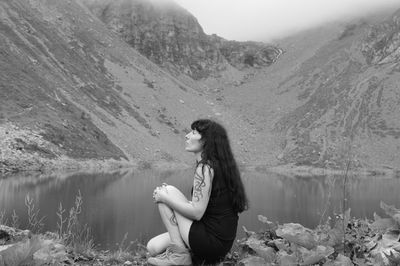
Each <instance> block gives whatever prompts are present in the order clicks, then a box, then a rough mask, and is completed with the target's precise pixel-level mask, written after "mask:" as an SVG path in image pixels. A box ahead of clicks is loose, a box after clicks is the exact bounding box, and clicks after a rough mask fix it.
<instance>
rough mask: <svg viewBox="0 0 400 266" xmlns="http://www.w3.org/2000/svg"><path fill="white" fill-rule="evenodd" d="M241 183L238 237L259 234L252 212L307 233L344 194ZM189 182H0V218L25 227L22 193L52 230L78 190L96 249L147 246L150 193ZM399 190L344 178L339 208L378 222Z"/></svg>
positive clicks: (260, 177)
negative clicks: (245, 205)
mask: <svg viewBox="0 0 400 266" xmlns="http://www.w3.org/2000/svg"><path fill="white" fill-rule="evenodd" d="M242 177H243V181H244V183H245V186H246V191H247V195H248V198H249V201H250V209H249V210H248V211H246V212H245V213H243V214H241V215H240V220H239V223H240V226H239V228H238V237H242V236H243V234H244V233H243V230H242V225H245V226H246V228H247V229H248V230H252V231H257V230H259V229H260V228H262V226H263V225H262V224H261V223H260V222H259V221H258V219H257V215H258V214H262V215H264V216H266V217H267V218H268V219H269V220H271V221H278V222H279V223H281V224H282V223H286V222H296V223H301V224H303V225H304V226H307V227H309V228H314V227H315V226H316V225H318V224H319V223H320V222H321V221H324V220H326V218H327V217H328V216H329V215H333V214H334V213H339V212H341V210H342V202H343V200H342V199H343V193H344V191H343V179H341V177H340V176H314V177H299V176H282V175H278V174H274V173H269V172H266V171H243V172H242ZM192 178H193V169H185V170H173V171H156V170H141V171H133V170H132V171H125V172H115V173H103V174H87V173H75V174H70V175H58V176H52V175H47V176H43V175H32V174H31V175H28V174H25V175H19V176H12V177H8V178H1V177H0V212H1V211H2V212H5V213H6V215H7V216H8V217H10V216H11V214H12V212H13V211H14V210H15V212H16V214H17V215H18V216H19V222H20V225H21V227H22V228H23V227H24V226H26V223H27V217H26V213H27V212H26V207H25V205H24V198H25V196H26V195H27V194H29V195H30V197H31V198H33V200H34V202H35V206H37V207H39V209H40V216H45V220H44V221H45V228H44V229H45V230H49V231H56V228H57V222H58V218H57V215H56V212H57V209H58V207H59V204H60V203H62V206H63V208H65V209H70V208H71V207H72V206H73V204H74V200H75V196H76V195H78V193H79V192H80V193H81V195H82V197H83V209H82V213H81V214H80V221H81V222H82V223H86V224H88V225H89V226H90V228H91V229H92V233H93V236H94V240H95V243H96V244H97V245H99V246H100V247H102V248H106V249H114V248H116V247H117V243H120V242H121V240H122V239H123V238H124V235H125V234H126V233H127V234H128V235H127V236H128V240H129V241H133V240H139V241H147V240H148V239H149V238H151V236H153V235H155V234H159V233H162V232H164V228H163V225H162V223H161V221H160V217H159V214H158V211H157V209H156V206H155V205H154V203H153V201H152V192H153V189H154V187H156V186H157V185H160V184H161V183H163V182H165V183H168V184H171V185H174V186H176V187H178V188H180V189H181V190H182V191H183V192H184V193H186V195H189V192H190V188H191V182H192ZM399 191H400V178H388V177H384V176H374V177H365V176H364V177H361V176H351V177H349V179H348V181H347V183H346V190H345V192H346V193H345V194H346V198H347V201H346V202H347V205H348V207H350V208H351V214H352V216H355V217H359V218H364V217H367V218H372V216H373V213H374V212H376V213H378V214H379V215H382V216H385V215H384V213H383V212H382V210H381V209H380V207H379V204H380V201H384V202H385V203H387V204H393V205H396V206H397V207H398V208H400V193H399ZM65 214H67V212H66V213H65ZM9 220H10V218H9Z"/></svg>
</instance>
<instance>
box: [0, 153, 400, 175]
mask: <svg viewBox="0 0 400 266" xmlns="http://www.w3.org/2000/svg"><path fill="white" fill-rule="evenodd" d="M13 157H14V158H8V159H4V158H1V159H0V175H3V176H5V175H10V174H17V173H21V172H39V173H54V172H61V173H65V172H77V171H82V172H108V171H114V170H123V169H135V170H148V169H154V170H166V171H167V170H183V169H188V168H190V167H192V166H191V165H190V164H187V163H184V162H179V161H157V162H154V161H145V160H130V161H129V160H125V159H120V160H117V159H113V158H111V159H87V160H79V159H74V158H70V157H66V156H61V157H59V158H56V159H46V158H42V157H35V156H21V157H17V156H13ZM20 158H21V159H20ZM239 169H240V170H244V171H258V172H266V173H275V174H281V175H285V176H300V177H309V176H328V175H344V174H345V172H346V171H345V170H344V169H328V168H321V167H313V166H307V165H295V164H284V165H272V166H271V165H267V164H265V165H262V164H260V165H246V164H243V165H239ZM347 175H357V176H386V177H391V178H400V169H395V168H390V167H385V166H381V167H379V168H378V167H376V168H372V167H371V168H358V169H352V170H349V171H347Z"/></svg>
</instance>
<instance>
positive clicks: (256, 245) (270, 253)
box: [244, 234, 276, 262]
mask: <svg viewBox="0 0 400 266" xmlns="http://www.w3.org/2000/svg"><path fill="white" fill-rule="evenodd" d="M244 245H247V246H248V247H249V248H250V249H252V250H253V251H254V252H255V253H256V254H257V256H259V257H262V258H264V260H265V261H266V262H274V261H275V259H276V252H275V250H274V249H273V248H271V247H268V246H266V245H265V240H262V239H258V238H257V235H256V234H253V235H251V236H250V237H249V238H248V239H247V240H246V241H245V242H244Z"/></svg>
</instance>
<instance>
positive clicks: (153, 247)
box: [146, 232, 171, 256]
mask: <svg viewBox="0 0 400 266" xmlns="http://www.w3.org/2000/svg"><path fill="white" fill-rule="evenodd" d="M170 242H171V240H170V237H169V233H168V232H166V233H164V234H161V235H158V236H155V237H153V238H152V239H150V240H149V242H147V245H146V248H147V251H148V252H149V253H150V256H155V255H157V254H160V253H161V252H164V250H165V249H166V248H167V247H168V245H169V244H170Z"/></svg>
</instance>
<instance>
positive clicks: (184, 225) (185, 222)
mask: <svg viewBox="0 0 400 266" xmlns="http://www.w3.org/2000/svg"><path fill="white" fill-rule="evenodd" d="M174 214H175V217H176V222H177V223H178V228H179V233H180V234H181V237H182V239H183V241H184V242H185V244H186V245H187V246H188V247H189V248H190V244H189V232H190V227H191V226H192V223H193V221H192V220H190V219H188V218H186V217H185V216H183V215H181V214H179V213H178V212H176V211H174Z"/></svg>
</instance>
